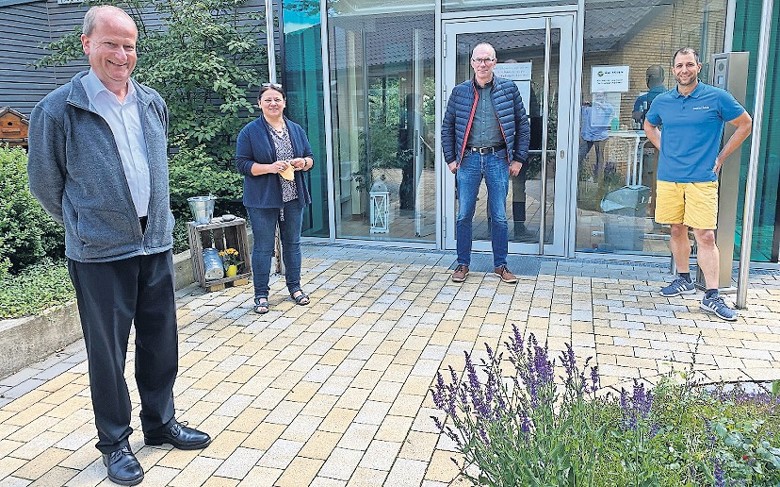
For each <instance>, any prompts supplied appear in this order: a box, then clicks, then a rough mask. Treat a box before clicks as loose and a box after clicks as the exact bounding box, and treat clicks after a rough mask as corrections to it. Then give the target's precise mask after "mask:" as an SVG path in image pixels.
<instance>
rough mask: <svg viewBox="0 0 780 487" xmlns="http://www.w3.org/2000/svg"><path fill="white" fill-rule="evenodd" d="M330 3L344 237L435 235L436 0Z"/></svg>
mask: <svg viewBox="0 0 780 487" xmlns="http://www.w3.org/2000/svg"><path fill="white" fill-rule="evenodd" d="M396 3H397V2H389V3H382V4H378V3H377V2H375V1H371V0H365V1H356V2H351V3H350V4H349V9H348V10H344V3H343V2H331V3H329V4H328V47H329V53H330V54H329V55H330V59H329V63H330V83H331V84H330V93H329V96H330V101H331V114H330V117H331V124H332V130H333V132H332V133H333V159H334V166H335V167H334V170H335V174H334V182H335V202H336V203H335V205H336V208H335V216H336V232H335V233H336V238H343V239H358V240H382V241H396V242H408V241H417V242H433V241H435V239H436V235H435V228H436V213H435V211H436V210H435V209H436V184H435V174H434V159H435V157H434V156H435V154H434V151H433V147H434V126H435V121H434V118H435V115H434V113H435V105H434V98H433V95H434V52H435V49H434V37H433V32H434V16H433V4H432V3H425V4H424V3H422V2H412V3H408V2H404V8H397V7H398V5H396Z"/></svg>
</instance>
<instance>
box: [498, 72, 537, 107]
mask: <svg viewBox="0 0 780 487" xmlns="http://www.w3.org/2000/svg"><path fill="white" fill-rule="evenodd" d="M532 67H533V63H531V62H527V63H517V62H508V63H498V64H496V67H495V68H493V74H495V75H496V76H500V77H502V78H506V79H511V80H512V81H514V82H515V85H517V89H518V90H520V96H522V97H523V102H524V104H525V106H526V110H527V109H528V104H529V103H530V100H531V69H532Z"/></svg>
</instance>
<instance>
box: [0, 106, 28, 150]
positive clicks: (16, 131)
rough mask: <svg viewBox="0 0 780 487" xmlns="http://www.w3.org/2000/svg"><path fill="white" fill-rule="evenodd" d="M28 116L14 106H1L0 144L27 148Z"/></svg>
mask: <svg viewBox="0 0 780 487" xmlns="http://www.w3.org/2000/svg"><path fill="white" fill-rule="evenodd" d="M28 126H29V122H28V121H27V117H25V116H24V115H22V114H21V113H19V112H17V111H16V110H14V109H13V108H9V107H3V108H0V144H8V145H9V146H21V147H24V148H25V149H26V148H27V127H28Z"/></svg>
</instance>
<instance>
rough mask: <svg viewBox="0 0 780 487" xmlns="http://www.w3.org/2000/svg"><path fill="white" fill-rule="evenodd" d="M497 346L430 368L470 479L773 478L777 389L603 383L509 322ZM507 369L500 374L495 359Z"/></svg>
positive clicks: (570, 355)
mask: <svg viewBox="0 0 780 487" xmlns="http://www.w3.org/2000/svg"><path fill="white" fill-rule="evenodd" d="M504 345H505V352H504V353H506V361H505V360H504V353H496V352H495V351H493V350H492V349H491V347H489V346H488V345H485V346H486V356H487V359H482V360H480V361H479V362H478V363H476V362H475V360H474V358H473V356H472V354H470V353H468V352H466V353H465V371H464V373H463V374H462V376H461V374H458V373H457V372H456V371H455V370H454V369H453V368H452V367H449V369H448V371H447V372H446V376H447V377H446V378H445V375H444V374H442V373H441V372H439V373H438V374H437V377H436V383H435V386H434V387H433V388H432V391H431V392H432V397H433V401H434V404H435V405H436V407H437V408H438V409H440V410H441V411H443V413H444V419H443V420H442V419H439V418H437V417H433V420H434V422H435V423H436V426H437V427H438V429H439V430H440V431H441V432H442V434H444V435H446V436H447V437H449V438H450V439H451V440H452V441H453V442H454V444H455V448H456V449H457V451H458V452H459V453H460V454H461V459H460V461H458V460H455V459H453V461H455V463H456V464H457V465H458V467H459V469H460V473H461V475H462V476H463V477H464V478H466V479H467V480H469V481H470V482H472V483H473V484H476V485H491V486H497V487H503V486H506V487H509V486H513V487H514V486H526V485H550V486H566V485H568V486H578V487H579V486H610V487H612V486H681V485H683V486H685V485H689V486H699V485H705V486H727V485H728V486H737V485H746V486H747V485H751V486H752V485H756V486H764V485H767V486H769V485H771V486H778V485H780V450H779V449H778V443H780V442H779V441H778V440H780V398H778V395H777V394H775V395H772V394H770V393H767V394H765V395H753V396H751V395H748V394H746V393H744V392H742V393H740V392H736V391H732V392H730V393H729V394H725V393H723V392H722V391H720V392H718V391H707V390H704V389H702V388H700V387H697V386H696V385H695V384H694V383H693V382H691V381H688V380H686V381H685V382H684V383H683V384H678V383H676V382H674V381H672V380H669V378H667V379H664V380H662V381H661V382H660V383H659V384H658V385H656V386H655V387H654V388H653V390H652V391H651V390H649V389H648V388H647V385H646V384H645V383H643V382H640V381H635V382H634V385H633V388H632V389H631V390H630V391H628V390H621V391H620V394H619V395H613V394H610V393H603V392H606V391H600V387H599V374H598V369H597V367H595V366H591V365H590V359H588V360H586V361H585V363H584V365H583V366H582V367H580V366H578V364H577V362H576V359H575V353H574V350H573V348H572V346H571V345H569V344H566V350H565V351H564V352H563V353H562V354H561V355H560V357H559V358H558V363H559V365H560V367H562V369H563V374H562V375H561V376H560V384H556V377H555V375H556V360H555V359H552V358H550V356H549V349H548V347H547V345H544V346H541V345H540V344H539V343H538V342H537V340H536V338H535V337H534V335H533V334H531V335H529V336H528V338H527V341H526V340H524V338H523V335H522V334H521V332H520V330H519V329H518V328H517V326H513V327H512V335H511V336H510V337H509V340H508V341H507V342H505V343H504ZM506 363H508V364H510V365H511V367H512V370H511V371H510V373H509V374H508V375H505V374H504V371H503V369H502V364H504V365H506Z"/></svg>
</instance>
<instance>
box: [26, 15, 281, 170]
mask: <svg viewBox="0 0 780 487" xmlns="http://www.w3.org/2000/svg"><path fill="white" fill-rule="evenodd" d="M85 4H86V5H87V6H92V5H97V4H112V5H116V6H118V7H120V8H123V9H125V11H127V12H128V14H130V16H131V17H133V19H134V20H135V22H136V25H137V26H138V32H139V36H138V52H139V56H138V65H137V67H136V69H135V72H134V77H135V78H136V79H137V80H138V81H140V82H142V83H145V84H148V85H149V86H151V87H152V88H154V89H156V90H157V91H158V92H159V93H160V95H161V96H162V97H163V99H164V100H165V101H166V103H167V104H168V108H169V110H170V134H171V137H172V138H177V137H179V138H181V139H182V140H183V141H184V143H185V144H186V145H187V146H189V147H196V146H198V145H203V146H205V147H206V150H207V152H208V154H209V155H211V156H212V157H214V158H215V159H216V160H218V161H220V162H221V163H222V164H223V169H229V167H228V166H229V165H230V161H232V158H233V154H234V151H235V140H236V137H237V136H238V132H239V131H240V129H241V127H243V126H244V125H245V124H246V123H247V122H248V121H249V120H251V118H252V116H251V113H252V112H254V110H255V108H256V105H255V92H254V88H255V87H256V86H258V85H259V84H260V83H261V82H262V81H263V80H266V79H267V78H268V74H267V72H268V70H267V65H268V63H267V58H266V49H265V44H264V43H263V42H262V40H263V39H262V38H263V35H264V33H263V31H264V28H265V20H264V11H263V10H262V9H259V10H257V9H254V10H253V9H250V8H248V7H247V6H246V0H205V1H198V2H190V1H189V0H127V1H112V0H108V1H106V0H87V1H86V2H85ZM142 13H143V14H144V15H142ZM80 35H81V26H78V27H77V28H75V29H74V30H73V31H71V32H70V33H68V34H66V35H65V36H63V37H62V38H60V39H58V40H56V41H54V42H51V43H49V44H48V45H46V46H45V47H46V48H47V49H48V50H49V52H50V54H49V55H47V56H46V57H44V58H42V59H41V60H39V61H37V62H36V63H35V66H36V67H46V66H61V65H65V64H67V63H68V62H69V61H72V60H74V59H79V58H82V57H83V55H84V53H83V51H82V49H81V41H80Z"/></svg>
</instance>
